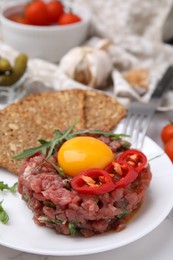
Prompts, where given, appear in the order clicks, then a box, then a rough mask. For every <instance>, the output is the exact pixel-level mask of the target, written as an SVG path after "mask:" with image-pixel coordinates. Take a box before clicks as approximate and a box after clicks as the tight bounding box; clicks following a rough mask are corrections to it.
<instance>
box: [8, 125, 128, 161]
mask: <svg viewBox="0 0 173 260" xmlns="http://www.w3.org/2000/svg"><path fill="white" fill-rule="evenodd" d="M76 124H77V122H75V123H74V124H72V125H71V126H70V127H69V128H68V129H66V130H65V131H64V132H61V131H60V130H55V136H54V137H53V138H52V139H51V140H50V141H46V140H43V139H40V140H39V142H40V144H41V145H40V146H37V147H34V148H29V149H26V150H24V151H23V152H22V153H21V154H19V155H16V156H14V157H13V159H14V160H20V159H23V158H27V157H29V156H32V155H34V154H35V153H37V152H42V153H43V154H46V153H47V151H48V154H47V156H46V158H45V160H47V159H48V158H49V157H50V156H51V155H52V153H53V151H54V148H55V146H56V145H58V146H59V147H60V146H61V145H62V143H63V142H64V141H67V140H69V139H71V138H73V137H75V136H78V135H85V134H98V135H103V136H105V137H110V138H111V140H118V139H120V138H121V137H127V136H128V135H125V134H114V133H113V132H106V131H102V130H91V129H85V130H79V131H76V132H72V131H73V129H74V127H75V126H76Z"/></svg>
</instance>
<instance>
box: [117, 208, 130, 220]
mask: <svg viewBox="0 0 173 260" xmlns="http://www.w3.org/2000/svg"><path fill="white" fill-rule="evenodd" d="M127 214H128V211H127V210H126V209H123V210H122V213H120V214H119V215H117V216H116V217H117V218H119V219H120V218H123V217H124V216H125V215H127Z"/></svg>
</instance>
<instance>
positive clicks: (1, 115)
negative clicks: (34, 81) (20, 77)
mask: <svg viewBox="0 0 173 260" xmlns="http://www.w3.org/2000/svg"><path fill="white" fill-rule="evenodd" d="M84 97H85V93H84V92H83V91H81V90H74V89H73V90H68V91H67V90H66V91H59V92H51V93H41V94H32V95H30V96H28V97H26V98H24V99H23V100H21V101H19V102H18V103H16V104H12V105H10V106H9V107H7V108H5V109H4V110H2V111H0V125H1V128H0V140H1V142H0V143H1V153H0V166H2V167H4V168H6V169H7V170H9V171H10V172H13V173H16V174H18V173H19V166H20V164H21V162H20V161H14V160H13V159H12V158H13V156H15V155H17V154H19V153H20V152H22V151H23V150H24V149H27V148H30V147H34V146H36V145H38V143H37V140H38V139H45V140H49V139H50V138H52V137H53V135H54V130H55V129H60V130H65V129H67V128H68V127H69V126H71V125H72V124H73V123H74V122H75V121H77V120H80V121H79V123H78V124H77V126H76V129H80V128H85V119H84V109H83V106H84Z"/></svg>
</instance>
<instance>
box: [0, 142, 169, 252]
mask: <svg viewBox="0 0 173 260" xmlns="http://www.w3.org/2000/svg"><path fill="white" fill-rule="evenodd" d="M144 152H145V153H146V154H147V155H150V154H156V153H157V154H162V155H161V156H160V157H157V158H155V159H154V160H151V161H150V165H151V170H152V173H153V178H152V182H151V185H150V188H149V190H148V193H147V196H146V198H145V201H144V204H143V206H142V208H141V209H140V211H139V213H138V215H137V216H136V217H135V218H134V219H133V221H131V222H130V223H129V224H128V226H127V228H126V229H125V230H123V231H121V232H119V233H116V232H109V233H105V234H103V235H97V236H95V237H91V238H83V237H70V236H63V235H57V234H56V233H55V232H54V230H50V229H48V228H45V227H39V226H37V225H36V224H34V222H33V220H32V212H31V211H30V210H29V209H28V208H27V206H26V204H25V203H24V202H23V201H22V200H21V199H20V196H19V195H18V194H16V195H12V194H10V193H8V192H0V196H1V199H0V200H2V199H4V201H3V207H4V208H5V209H6V211H7V212H8V214H9V216H10V221H9V223H8V224H0V244H1V245H4V246H7V247H10V248H13V249H17V250H21V251H24V252H29V253H35V254H42V255H54V256H55V255H57V256H63V255H64V256H70V255H85V254H92V253H98V252H103V251H107V250H111V249H115V248H118V247H121V246H123V245H127V244H129V243H131V242H133V241H135V240H137V239H139V238H141V237H143V236H145V235H146V234H148V233H149V232H151V231H152V230H153V229H154V228H156V227H157V226H158V225H159V224H160V223H161V222H162V221H163V220H164V219H165V217H166V216H167V215H168V213H169V212H170V210H171V209H172V206H173V188H172V185H173V166H172V163H171V161H170V160H169V159H168V157H167V156H166V155H165V154H163V151H162V149H161V148H160V147H159V146H158V145H157V144H156V143H154V142H153V141H152V140H151V139H149V138H146V139H145V143H144ZM0 180H1V181H4V182H7V183H8V184H9V185H12V184H13V183H14V182H15V181H17V177H16V176H14V175H12V174H9V173H7V172H5V171H4V170H2V169H1V170H0Z"/></svg>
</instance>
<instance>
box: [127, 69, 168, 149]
mask: <svg viewBox="0 0 173 260" xmlns="http://www.w3.org/2000/svg"><path fill="white" fill-rule="evenodd" d="M172 84H173V66H170V67H168V69H167V70H166V72H165V73H164V75H163V77H162V79H161V80H160V81H159V82H158V84H157V86H156V89H155V90H154V92H153V94H152V96H151V99H150V102H149V103H147V104H146V103H140V102H132V103H131V104H130V106H129V108H128V113H127V116H126V118H125V119H124V123H123V128H122V133H124V134H127V135H130V141H131V143H132V146H133V147H135V148H138V149H142V147H143V143H144V138H145V136H146V133H147V130H148V127H149V124H150V122H151V119H152V117H153V115H154V113H155V111H156V109H157V107H158V106H159V104H160V102H161V98H162V96H163V95H164V94H165V93H166V92H167V90H168V89H169V88H170V87H171V86H172Z"/></svg>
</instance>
